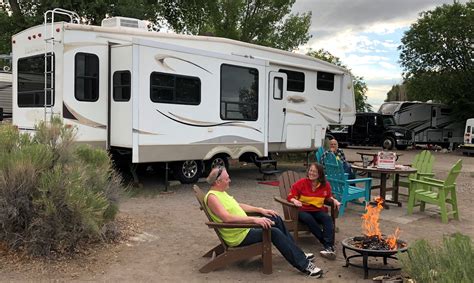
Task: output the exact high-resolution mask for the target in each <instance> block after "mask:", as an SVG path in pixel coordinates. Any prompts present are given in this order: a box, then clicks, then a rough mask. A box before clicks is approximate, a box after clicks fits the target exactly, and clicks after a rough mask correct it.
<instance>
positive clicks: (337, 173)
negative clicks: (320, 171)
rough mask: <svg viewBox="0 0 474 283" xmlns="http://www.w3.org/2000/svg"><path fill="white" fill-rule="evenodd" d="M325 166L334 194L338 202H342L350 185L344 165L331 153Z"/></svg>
mask: <svg viewBox="0 0 474 283" xmlns="http://www.w3.org/2000/svg"><path fill="white" fill-rule="evenodd" d="M325 165H326V168H325V170H326V172H325V173H326V179H327V180H328V181H329V183H330V184H331V189H332V193H333V195H334V196H335V197H336V198H337V199H338V200H341V199H342V197H343V194H344V191H345V188H346V186H347V185H348V183H347V182H346V180H347V176H346V174H344V168H343V166H342V163H341V162H339V161H337V159H336V156H335V155H334V154H333V153H331V152H330V153H328V154H327V155H326V160H325Z"/></svg>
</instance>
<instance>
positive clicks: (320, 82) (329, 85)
mask: <svg viewBox="0 0 474 283" xmlns="http://www.w3.org/2000/svg"><path fill="white" fill-rule="evenodd" d="M316 87H317V88H318V89H319V90H327V91H333V90H334V74H331V73H326V72H318V79H317V81H316Z"/></svg>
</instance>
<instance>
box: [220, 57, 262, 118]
mask: <svg viewBox="0 0 474 283" xmlns="http://www.w3.org/2000/svg"><path fill="white" fill-rule="evenodd" d="M221 118H222V119H224V120H249V121H256V120H257V118H258V70H257V69H254V68H246V67H239V66H231V65H222V66H221Z"/></svg>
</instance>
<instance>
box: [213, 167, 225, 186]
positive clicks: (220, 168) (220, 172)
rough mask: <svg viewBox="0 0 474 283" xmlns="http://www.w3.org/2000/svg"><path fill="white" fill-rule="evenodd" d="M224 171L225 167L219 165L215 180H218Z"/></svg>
mask: <svg viewBox="0 0 474 283" xmlns="http://www.w3.org/2000/svg"><path fill="white" fill-rule="evenodd" d="M222 171H224V167H221V166H219V171H217V176H216V180H215V181H217V179H219V177H220V176H221V174H222ZM215 181H214V182H215Z"/></svg>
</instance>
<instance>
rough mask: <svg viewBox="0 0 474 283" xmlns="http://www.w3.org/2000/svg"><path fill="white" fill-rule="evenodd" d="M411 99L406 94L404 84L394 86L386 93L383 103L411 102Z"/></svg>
mask: <svg viewBox="0 0 474 283" xmlns="http://www.w3.org/2000/svg"><path fill="white" fill-rule="evenodd" d="M411 100H413V99H412V97H411V96H410V95H409V94H408V93H407V88H406V85H405V84H401V85H399V84H396V85H393V86H392V88H391V89H390V90H389V92H387V99H385V102H390V101H411Z"/></svg>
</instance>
